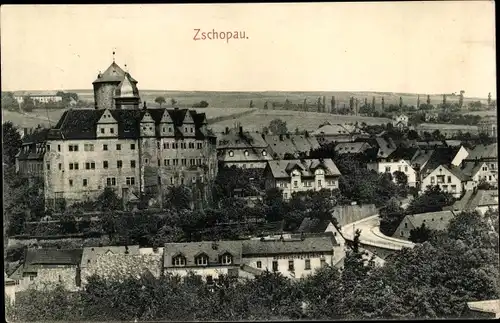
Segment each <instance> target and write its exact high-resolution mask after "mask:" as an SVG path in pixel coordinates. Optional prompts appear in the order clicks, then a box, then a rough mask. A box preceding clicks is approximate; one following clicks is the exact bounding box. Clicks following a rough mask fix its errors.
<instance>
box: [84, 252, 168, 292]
mask: <svg viewBox="0 0 500 323" xmlns="http://www.w3.org/2000/svg"><path fill="white" fill-rule="evenodd" d="M83 266H84V267H83V268H82V284H85V283H86V282H87V279H88V277H90V276H92V275H99V276H101V277H105V278H115V277H120V278H126V277H127V276H129V275H132V276H138V275H140V274H142V273H143V272H144V271H145V270H146V269H147V270H149V271H150V272H151V273H152V274H153V276H155V277H159V276H160V275H161V270H162V266H163V255H162V254H161V253H158V254H142V255H127V254H103V255H98V256H97V257H96V258H95V261H93V262H92V264H91V265H90V266H86V264H83Z"/></svg>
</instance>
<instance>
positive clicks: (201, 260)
mask: <svg viewBox="0 0 500 323" xmlns="http://www.w3.org/2000/svg"><path fill="white" fill-rule="evenodd" d="M194 260H195V263H196V265H198V266H207V265H208V256H207V255H205V254H202V255H200V256H198V257H196V258H195V259H194Z"/></svg>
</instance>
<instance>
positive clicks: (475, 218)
mask: <svg viewBox="0 0 500 323" xmlns="http://www.w3.org/2000/svg"><path fill="white" fill-rule="evenodd" d="M490 232H494V230H492V228H491V226H490V225H489V224H488V223H487V221H486V219H485V218H484V217H483V216H482V215H481V214H479V213H478V212H477V211H472V212H460V213H459V214H457V215H456V216H455V217H454V218H453V219H451V220H450V223H449V224H448V237H450V238H451V239H455V240H461V241H463V242H464V243H466V244H467V245H470V246H472V247H474V248H494V244H493V243H492V240H491V238H490V234H489V233H490Z"/></svg>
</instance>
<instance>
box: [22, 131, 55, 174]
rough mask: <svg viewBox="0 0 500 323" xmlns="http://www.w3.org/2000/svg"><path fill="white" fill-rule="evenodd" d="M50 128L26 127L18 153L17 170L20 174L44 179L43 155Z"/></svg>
mask: <svg viewBox="0 0 500 323" xmlns="http://www.w3.org/2000/svg"><path fill="white" fill-rule="evenodd" d="M48 132H49V129H43V128H37V129H31V130H28V129H24V136H23V138H22V144H21V149H20V150H19V152H18V153H17V155H16V172H17V174H18V175H19V176H21V177H24V178H27V179H33V178H39V179H41V180H43V179H44V167H43V165H44V163H43V157H44V154H45V151H46V146H47V145H46V143H47V136H48Z"/></svg>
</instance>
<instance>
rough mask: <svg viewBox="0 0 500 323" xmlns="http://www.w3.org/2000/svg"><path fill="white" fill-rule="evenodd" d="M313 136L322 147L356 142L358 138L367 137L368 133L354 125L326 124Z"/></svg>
mask: <svg viewBox="0 0 500 323" xmlns="http://www.w3.org/2000/svg"><path fill="white" fill-rule="evenodd" d="M312 135H313V136H315V137H316V138H317V139H318V142H319V143H320V144H321V145H325V144H328V143H331V142H350V141H354V140H355V139H356V138H358V137H363V136H366V133H365V132H364V131H362V130H361V129H359V127H355V126H352V125H348V124H331V123H329V122H326V123H324V124H323V125H321V126H320V127H319V128H318V129H316V130H315V131H314V132H313V133H312Z"/></svg>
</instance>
